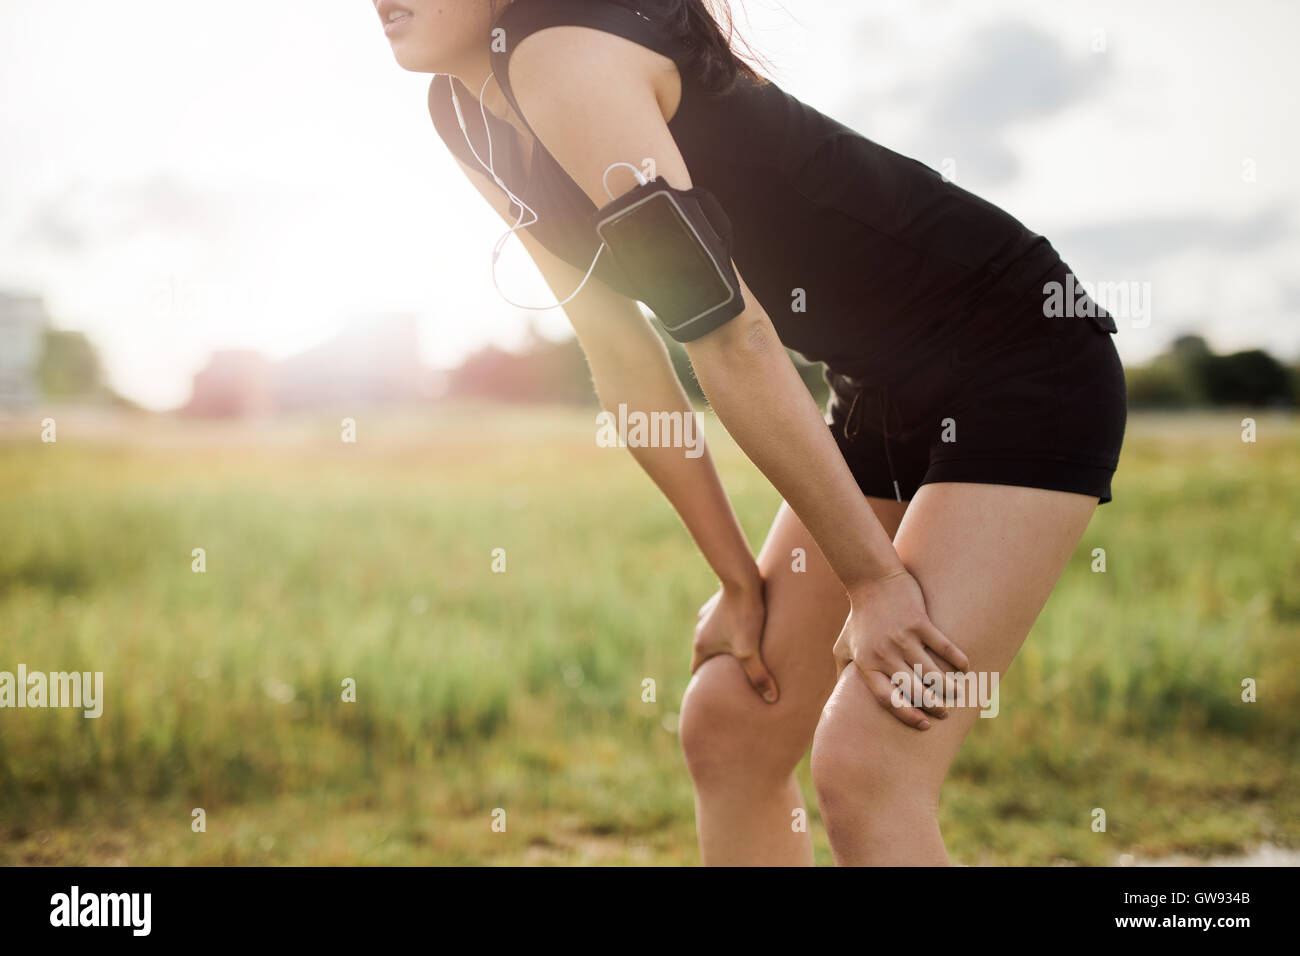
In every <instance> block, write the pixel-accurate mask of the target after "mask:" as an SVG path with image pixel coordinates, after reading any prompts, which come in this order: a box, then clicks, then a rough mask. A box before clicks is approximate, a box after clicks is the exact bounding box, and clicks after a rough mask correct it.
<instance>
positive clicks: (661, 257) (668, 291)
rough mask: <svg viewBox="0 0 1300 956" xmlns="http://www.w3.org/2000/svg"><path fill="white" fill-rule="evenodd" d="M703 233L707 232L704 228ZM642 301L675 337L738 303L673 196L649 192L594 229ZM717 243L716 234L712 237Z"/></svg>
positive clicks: (715, 262)
mask: <svg viewBox="0 0 1300 956" xmlns="http://www.w3.org/2000/svg"><path fill="white" fill-rule="evenodd" d="M701 228H708V226H707V225H702V226H701ZM596 232H597V234H599V236H600V238H601V239H602V240H604V242H605V244H606V245H607V246H608V247H609V251H610V253H611V254H612V255H613V257H614V259H615V261H616V262H618V264H619V266H620V267H621V268H622V269H623V271H624V272H625V273H626V274H628V275H629V276H635V277H636V279H637V285H638V286H639V288H640V289H642V290H644V292H643V294H642V295H640V296H638V298H639V299H640V300H641V301H642V302H644V303H645V304H646V305H648V306H649V307H650V309H651V310H652V311H653V312H654V314H655V316H656V317H657V318H658V319H659V321H660V322H662V323H663V324H664V328H666V329H668V331H670V332H672V331H674V330H677V329H680V328H682V327H683V326H686V325H689V324H690V323H691V322H693V321H695V320H696V319H698V318H700V317H701V316H703V315H707V314H708V313H710V312H712V311H714V310H715V309H717V308H720V307H721V306H724V305H726V304H727V303H728V302H730V301H732V299H734V298H735V296H736V293H735V290H733V289H732V288H731V285H730V284H729V283H728V282H727V277H726V274H725V273H724V272H723V271H722V267H721V266H720V265H719V264H718V262H717V261H716V260H715V259H714V258H713V255H712V254H711V253H710V252H709V250H708V247H707V246H706V245H705V243H704V240H703V238H702V237H701V236H700V234H699V232H698V231H697V230H696V227H695V226H694V224H692V222H691V221H690V219H688V218H687V216H686V213H685V212H684V211H683V210H682V208H681V206H680V205H679V204H678V202H677V199H676V197H675V196H673V195H672V194H671V193H667V192H656V193H651V194H650V195H649V196H646V197H645V198H643V199H639V200H637V201H636V202H634V203H632V204H631V205H629V206H628V207H627V208H625V209H620V210H619V211H617V212H615V213H612V214H611V215H610V216H609V217H608V218H606V219H602V220H601V221H600V222H598V223H597V224H596ZM710 238H712V239H715V240H716V234H715V235H714V236H712V237H710Z"/></svg>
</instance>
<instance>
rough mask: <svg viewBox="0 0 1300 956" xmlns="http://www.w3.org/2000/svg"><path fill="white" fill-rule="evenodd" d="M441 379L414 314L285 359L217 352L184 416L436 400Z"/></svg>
mask: <svg viewBox="0 0 1300 956" xmlns="http://www.w3.org/2000/svg"><path fill="white" fill-rule="evenodd" d="M437 377H438V373H436V372H434V371H433V370H431V369H429V368H427V367H426V366H424V365H422V364H421V363H420V360H419V324H418V322H417V321H416V319H415V317H414V316H407V315H399V316H377V317H370V318H366V319H359V320H356V321H354V322H352V323H350V324H349V325H348V326H347V328H345V329H344V330H343V332H341V333H340V334H339V335H338V336H336V337H335V338H333V339H331V340H330V341H328V342H325V343H324V344H322V345H318V346H316V347H315V348H312V349H308V350H307V351H305V352H301V353H299V354H298V355H294V356H291V357H290V358H287V359H284V360H282V361H279V362H273V361H271V360H269V359H266V358H264V357H262V356H261V355H260V354H258V353H256V352H247V351H220V352H214V353H213V355H212V357H211V359H210V360H209V361H208V364H207V366H205V367H204V368H203V370H202V371H200V372H199V373H198V374H197V375H195V376H194V391H193V396H192V397H191V399H190V401H189V403H188V404H187V405H186V406H185V407H184V408H183V409H182V411H183V412H184V413H186V414H192V415H210V416H235V417H239V416H246V415H260V414H266V413H271V412H285V411H300V410H303V409H312V408H338V407H340V406H356V407H364V406H366V405H382V404H399V403H404V402H416V401H421V400H427V399H429V398H431V397H432V396H433V390H434V384H435V380H436V379H437Z"/></svg>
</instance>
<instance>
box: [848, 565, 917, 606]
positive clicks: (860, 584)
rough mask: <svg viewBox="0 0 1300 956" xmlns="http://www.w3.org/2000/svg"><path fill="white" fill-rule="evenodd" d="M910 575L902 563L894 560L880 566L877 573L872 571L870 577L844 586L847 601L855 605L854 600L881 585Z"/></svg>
mask: <svg viewBox="0 0 1300 956" xmlns="http://www.w3.org/2000/svg"><path fill="white" fill-rule="evenodd" d="M906 574H911V572H910V571H908V570H907V567H906V566H905V565H904V564H903V562H902V561H898V560H896V561H895V563H893V564H889V565H882V566H881V568H880V569H879V570H878V571H873V572H872V573H871V575H870V576H864V577H861V578H858V579H857V580H855V581H854V582H853V583H852V584H849V585H847V586H846V588H845V589H846V590H847V591H848V593H849V600H850V602H852V603H856V601H855V599H856V598H858V597H859V596H861V595H865V594H867V593H868V592H870V591H873V590H875V589H876V588H878V587H879V586H880V585H882V584H886V583H888V582H889V581H891V580H892V579H894V578H898V577H902V576H903V575H906Z"/></svg>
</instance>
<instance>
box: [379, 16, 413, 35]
mask: <svg viewBox="0 0 1300 956" xmlns="http://www.w3.org/2000/svg"><path fill="white" fill-rule="evenodd" d="M414 18H415V17H414V14H412V13H411V11H410V10H394V11H393V13H392V16H391V19H388V20H385V21H384V33H386V34H388V36H390V37H391V36H393V35H394V34H395V33H399V32H400V31H401V30H402V29H403V28H404V27H405V26H406V25H407V24H408V23H410V22H411V21H412V20H413V19H414Z"/></svg>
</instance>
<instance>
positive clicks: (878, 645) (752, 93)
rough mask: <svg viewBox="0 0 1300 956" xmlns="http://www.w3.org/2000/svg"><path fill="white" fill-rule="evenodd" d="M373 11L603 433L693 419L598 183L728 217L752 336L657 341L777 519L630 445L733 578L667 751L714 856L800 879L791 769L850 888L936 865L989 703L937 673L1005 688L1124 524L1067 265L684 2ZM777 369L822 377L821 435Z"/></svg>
mask: <svg viewBox="0 0 1300 956" xmlns="http://www.w3.org/2000/svg"><path fill="white" fill-rule="evenodd" d="M376 9H377V11H378V13H379V16H380V19H381V21H383V23H384V25H385V31H386V33H387V34H388V37H389V40H390V42H391V44H392V47H393V51H394V53H395V55H396V58H397V61H398V63H399V64H400V65H401V66H402V67H404V68H405V69H408V70H413V71H419V72H430V73H434V74H436V75H435V76H434V79H433V82H432V84H431V86H430V91H429V106H430V112H431V114H432V117H433V121H434V124H435V126H436V128H437V130H438V132H439V134H440V135H441V136H442V137H443V139H444V140H445V141H446V143H447V146H448V148H449V149H450V150H451V151H452V152H453V154H454V155H455V156H456V157H457V159H458V160H459V161H460V163H461V165H462V167H463V169H464V172H465V175H466V176H467V177H468V178H469V179H470V181H471V182H472V183H473V184H474V185H475V186H476V187H477V188H478V189H479V191H480V192H481V193H482V194H483V197H484V198H485V199H486V200H487V201H488V203H489V204H491V205H492V206H493V208H495V209H496V210H497V212H498V213H499V214H500V215H501V216H502V218H503V219H504V220H505V221H506V222H508V223H510V224H511V225H512V226H514V225H516V224H518V223H520V222H521V221H524V220H525V213H524V211H523V207H522V205H516V204H515V199H516V198H517V199H519V200H521V201H522V203H524V204H526V205H527V206H528V207H529V210H530V212H531V216H529V217H528V219H527V220H526V224H527V225H528V228H527V231H522V230H521V231H519V232H518V233H516V234H517V235H518V236H519V238H520V239H521V241H522V242H523V244H524V246H525V247H526V248H527V250H528V251H529V253H530V254H531V255H532V257H533V259H534V261H535V262H536V263H537V265H538V268H539V269H540V271H541V272H542V274H543V276H544V277H545V279H546V280H547V283H548V285H549V286H550V287H551V288H552V290H553V291H554V292H555V295H556V297H557V299H559V300H561V302H562V303H563V305H564V309H565V313H566V314H567V316H568V317H569V319H570V320H571V322H572V324H573V327H574V329H575V330H576V332H577V335H578V338H579V341H580V342H581V344H582V348H583V350H584V351H585V353H586V356H587V360H588V362H589V364H590V366H591V371H592V374H593V377H594V381H595V385H596V390H597V393H598V394H599V397H600V399H601V402H602V404H603V406H604V407H605V408H606V409H616V408H618V406H619V405H620V404H625V405H626V406H627V407H628V408H629V409H634V410H660V411H673V410H676V411H688V410H689V408H690V406H689V404H688V402H687V399H686V396H685V394H684V393H683V391H682V389H681V386H680V384H679V382H678V381H677V379H676V377H675V375H674V373H673V370H672V367H671V364H670V362H669V359H668V355H667V352H666V350H665V349H664V347H663V345H662V343H661V341H660V340H659V338H658V336H657V335H656V333H655V332H654V330H653V328H652V327H651V326H650V325H649V324H648V322H647V321H646V319H645V317H644V315H643V313H642V312H641V311H640V309H639V307H638V306H637V305H636V303H635V302H634V301H633V299H631V298H629V297H628V295H626V294H623V293H621V292H619V291H617V287H618V285H619V284H620V276H619V273H618V271H617V269H616V267H615V264H614V263H611V262H610V258H609V257H608V256H606V257H605V258H604V259H603V260H602V259H601V258H600V257H599V256H598V255H597V253H598V250H600V249H601V243H600V241H599V240H598V238H597V236H596V234H595V232H594V230H593V215H594V214H595V213H596V211H597V210H599V209H602V208H603V207H605V206H606V205H607V204H609V203H610V201H611V200H612V199H614V198H616V197H618V196H620V195H622V194H623V193H625V192H626V191H628V190H629V189H630V188H634V187H636V185H637V183H636V182H634V181H633V173H632V172H630V171H629V170H628V169H619V168H617V167H618V166H619V164H620V163H621V164H624V165H629V166H631V167H634V168H635V169H636V170H637V171H638V172H641V171H648V172H647V173H646V174H647V175H649V176H650V177H651V178H652V179H653V178H654V177H655V176H656V175H657V177H658V179H659V180H662V181H666V183H667V184H668V185H669V186H671V187H673V188H675V189H678V190H687V189H694V188H700V189H704V190H707V191H708V193H709V194H710V195H711V196H713V197H714V198H715V199H716V200H717V202H718V204H719V205H720V206H721V208H722V210H724V211H725V215H726V218H727V219H729V221H730V224H731V236H732V242H733V247H732V250H731V254H732V256H733V258H732V264H733V266H734V269H735V271H736V274H737V276H738V282H739V286H740V288H741V290H742V293H743V301H739V300H737V306H738V308H739V309H740V310H739V311H738V312H737V313H736V314H734V315H732V316H730V317H729V320H727V321H724V322H722V323H720V324H716V326H715V327H711V328H705V329H703V330H700V329H695V330H693V333H692V334H689V335H681V336H675V337H679V338H680V340H681V341H683V342H684V343H685V347H686V350H687V353H688V354H689V357H690V360H691V363H692V366H693V367H694V370H695V373H696V375H697V377H698V379H699V382H700V385H701V386H702V388H703V390H704V392H705V394H706V396H707V397H708V400H709V402H710V404H711V406H712V407H713V409H714V411H715V412H716V413H717V415H718V416H719V418H720V419H721V420H722V422H723V423H724V425H725V426H726V428H727V430H728V431H729V432H730V433H731V434H732V436H733V437H734V438H735V439H736V441H737V442H738V443H739V445H740V446H741V448H742V449H743V450H744V451H745V453H746V454H747V455H748V456H749V457H750V459H751V460H752V461H753V462H754V463H755V464H756V465H757V466H758V467H759V468H760V469H761V470H762V471H763V473H764V474H765V475H766V476H767V478H768V479H769V480H770V481H771V482H772V484H773V485H774V486H775V487H776V488H777V490H778V491H780V493H781V495H782V497H783V499H784V502H783V504H782V506H781V508H780V509H779V511H778V513H777V515H776V518H775V521H774V523H773V525H772V528H771V531H770V533H769V536H768V539H767V541H766V543H765V545H764V546H763V548H762V551H761V553H760V554H759V556H758V558H757V560H755V559H754V557H753V556H752V555H751V553H750V551H749V548H748V546H747V544H746V541H745V538H744V536H743V535H742V533H741V530H740V527H739V525H738V523H737V521H736V517H735V515H734V513H733V511H732V509H731V506H730V504H729V502H728V500H727V497H726V495H725V493H724V491H723V488H722V486H721V484H720V482H719V480H718V476H717V473H716V471H715V470H714V467H713V464H712V460H711V458H710V457H709V456H708V455H707V454H704V455H702V456H698V457H688V456H685V455H683V454H682V452H681V450H680V449H673V448H662V447H660V448H636V449H634V450H633V454H634V455H635V456H636V457H637V460H638V461H639V462H640V464H641V465H642V467H643V468H644V469H645V470H646V471H647V472H648V473H649V475H650V477H651V478H652V479H653V480H654V481H655V483H656V484H657V485H658V486H659V488H660V489H661V490H662V491H663V493H664V494H665V495H666V496H667V497H668V499H669V501H670V502H671V503H672V505H673V507H674V508H675V509H676V510H677V511H678V513H679V514H680V515H681V517H682V520H683V521H684V523H685V524H686V527H687V529H688V530H689V531H690V533H691V535H692V537H693V538H694V540H695V541H696V543H697V544H698V546H699V548H700V550H701V551H702V552H703V554H704V556H705V558H706V559H707V560H708V562H709V564H710V566H711V568H712V569H713V571H714V572H715V573H716V574H717V576H718V578H719V581H720V583H721V588H720V590H719V591H718V592H717V593H716V594H714V595H713V597H712V598H711V599H710V600H709V601H708V603H706V604H705V605H704V607H703V608H702V609H701V611H700V619H699V623H698V625H697V628H696V636H695V652H694V659H693V661H692V664H691V669H692V672H693V675H694V676H693V677H692V679H691V682H690V685H689V687H688V688H687V691H686V694H685V697H684V699H683V702H682V709H681V718H680V725H679V726H680V734H681V743H682V747H683V750H684V752H685V756H686V762H687V765H688V767H689V770H690V773H691V776H692V779H693V781H694V785H695V791H696V813H697V822H698V827H699V838H700V847H701V853H702V857H703V859H704V861H705V862H706V863H709V864H743V863H755V864H756V863H763V864H810V863H811V862H812V859H813V856H812V846H811V841H810V837H809V835H808V833H807V832H806V828H804V827H800V826H799V825H798V820H799V819H800V817H801V815H802V809H803V799H802V796H801V794H800V791H799V787H798V784H797V782H796V779H795V776H794V771H795V767H796V765H797V764H798V762H799V760H800V759H801V758H802V756H803V754H804V753H806V752H807V750H808V748H809V746H810V745H811V747H812V758H811V759H812V777H813V782H814V785H815V787H816V790H817V796H818V801H819V804H820V807H821V812H822V816H823V819H824V820H825V823H826V826H827V829H828V833H829V837H830V843H831V847H832V851H833V853H834V857H835V860H836V862H837V863H840V864H922V865H925V864H946V863H947V862H948V858H947V854H946V852H945V849H944V844H943V840H942V838H941V836H940V833H939V826H938V817H937V807H938V801H939V791H940V785H941V783H942V781H943V778H944V775H945V773H946V771H947V768H948V766H949V765H950V763H951V762H952V759H953V757H954V756H955V754H956V753H957V749H958V748H959V747H960V745H961V742H962V740H963V738H964V737H965V736H966V734H967V733H968V732H969V731H970V729H971V727H972V726H973V724H974V722H975V720H976V719H977V717H978V715H979V713H980V707H981V706H982V705H984V704H986V703H987V701H986V700H971V699H970V698H969V697H966V698H965V699H961V698H956V699H954V698H953V694H954V692H955V688H954V687H953V679H954V678H957V677H960V678H962V679H963V680H965V679H967V678H964V677H963V675H970V676H978V677H981V678H990V677H996V675H998V674H1000V673H1001V672H1002V671H1004V670H1005V669H1006V668H1007V666H1008V665H1009V664H1010V663H1011V660H1012V658H1013V657H1014V656H1015V654H1016V652H1017V650H1018V649H1019V647H1020V644H1021V642H1022V641H1023V640H1024V638H1025V636H1026V634H1027V633H1028V631H1029V629H1030V626H1031V625H1032V624H1033V622H1034V620H1035V618H1036V617H1037V615H1038V613H1039V611H1040V610H1041V609H1042V607H1043V604H1044V603H1045V602H1046V600H1047V597H1048V594H1049V593H1050V592H1051V590H1052V588H1053V586H1054V584H1055V582H1056V580H1057V578H1058V577H1059V575H1060V574H1061V572H1062V571H1063V569H1064V567H1065V564H1066V562H1067V560H1068V559H1069V557H1070V555H1071V553H1072V552H1073V550H1074V548H1075V546H1076V545H1077V543H1078V542H1079V539H1080V536H1081V535H1082V533H1083V530H1084V528H1085V527H1086V526H1087V524H1088V521H1089V519H1090V517H1091V515H1092V513H1093V511H1094V509H1095V508H1096V507H1097V505H1098V504H1099V503H1104V502H1106V501H1109V500H1110V497H1111V495H1110V480H1111V475H1112V474H1113V472H1114V470H1115V467H1116V465H1117V462H1118V457H1119V449H1120V444H1121V441H1122V437H1123V432H1124V426H1125V417H1126V411H1125V385H1124V377H1123V371H1122V369H1121V367H1120V363H1119V359H1118V356H1117V354H1116V351H1115V347H1114V344H1113V342H1112V340H1111V338H1110V333H1111V332H1114V331H1115V326H1114V323H1113V322H1112V321H1111V319H1110V317H1109V316H1107V315H1106V314H1105V313H1104V312H1100V313H1099V317H1097V318H1092V319H1089V318H1066V317H1060V315H1059V312H1058V311H1056V310H1052V309H1048V308H1046V307H1045V298H1046V292H1047V290H1048V289H1049V288H1050V287H1051V284H1052V283H1058V282H1059V283H1061V284H1062V286H1064V285H1065V283H1066V279H1067V276H1068V274H1069V269H1068V267H1067V266H1066V265H1065V264H1064V263H1063V262H1062V261H1061V259H1060V257H1059V256H1058V255H1057V253H1056V251H1055V250H1054V249H1053V248H1052V246H1051V245H1050V244H1049V243H1048V242H1047V241H1046V240H1045V239H1043V238H1042V237H1041V236H1037V235H1035V234H1034V233H1032V232H1030V231H1029V230H1028V229H1026V228H1025V227H1024V226H1023V225H1021V224H1020V223H1019V222H1018V221H1016V220H1015V219H1013V218H1012V217H1011V216H1009V215H1007V214H1006V213H1004V212H1002V211H1001V210H999V209H997V208H996V207H994V206H992V205H990V204H988V203H986V202H984V201H983V200H981V199H979V198H977V197H975V196H973V195H971V194H970V193H968V192H965V191H964V190H962V189H960V188H958V187H957V186H955V185H953V184H952V183H950V182H946V181H945V180H944V179H943V178H942V177H940V176H939V175H938V174H937V173H935V172H934V171H932V170H930V169H928V168H927V167H925V166H923V165H921V164H920V163H917V162H915V161H913V160H910V159H907V158H905V157H903V156H900V155H899V154H897V153H893V152H891V151H889V150H887V149H884V148H882V147H880V146H878V145H876V144H875V143H872V142H870V141H869V140H867V139H865V138H863V137H862V136H860V135H858V134H857V133H855V132H854V131H852V130H850V129H848V128H847V127H845V126H843V125H841V124H839V123H837V122H836V121H834V120H832V119H830V118H829V117H827V116H824V115H823V114H821V113H819V112H817V111H816V110H814V109H812V108H810V107H809V106H807V105H805V104H803V103H802V102H800V101H799V100H797V99H795V98H794V97H791V96H789V95H788V94H786V93H785V92H783V91H782V90H780V89H779V88H778V87H777V86H776V85H775V84H773V83H771V82H769V81H767V80H765V79H764V78H763V77H761V76H759V75H758V74H757V73H756V72H755V71H754V70H753V69H752V68H751V67H750V66H749V65H748V64H747V63H746V62H745V61H744V60H742V59H741V58H740V57H739V56H738V55H736V54H735V53H734V51H733V50H732V49H731V48H730V44H729V38H728V35H727V34H726V33H724V32H723V30H722V29H721V27H720V26H719V24H718V22H717V21H716V20H714V19H713V18H712V17H711V16H710V14H709V12H708V10H707V9H706V8H705V6H704V4H703V2H702V0H514V2H513V3H506V2H505V0H437V2H435V0H377V2H376ZM485 124H486V127H485ZM489 137H490V139H489ZM643 179H645V176H642V175H638V176H636V180H637V181H641V180H643ZM611 184H612V185H611ZM607 186H608V188H607ZM719 231H722V230H719ZM494 258H495V257H494ZM593 259H595V265H594V267H593V266H592V262H593ZM589 272H590V275H588V273H589ZM660 278H662V277H660ZM584 279H585V281H584ZM575 289H579V290H580V291H579V292H578V293H577V294H574V290H575ZM1085 304H1086V303H1085ZM1066 311H1067V313H1068V314H1069V315H1081V314H1084V313H1085V312H1086V311H1087V310H1082V309H1075V310H1073V311H1071V310H1066ZM783 346H787V347H790V348H792V349H796V350H798V351H799V352H801V353H803V354H804V355H805V356H807V357H808V358H809V359H812V360H819V361H823V362H825V363H826V365H827V373H826V376H827V380H828V382H829V384H830V386H831V390H832V397H831V401H830V405H829V410H828V414H827V416H826V418H823V416H822V413H821V411H820V410H819V409H818V408H817V406H816V404H815V403H814V401H813V400H812V398H811V397H810V396H809V394H808V391H807V390H806V389H805V387H804V385H803V383H802V381H801V379H800V377H799V375H798V373H797V372H796V370H795V368H794V366H793V364H792V363H791V361H790V359H789V357H788V355H787V353H786V351H785V348H783ZM828 424H829V426H830V427H829V428H828V427H827V426H828ZM938 673H942V674H944V675H946V678H945V679H946V681H947V693H944V694H943V695H942V696H938V695H936V694H935V693H932V692H931V691H934V690H939V691H941V692H942V691H944V690H945V688H944V686H943V684H942V683H938V684H937V683H936V682H935V681H934V678H933V675H935V674H938ZM964 686H966V687H969V686H970V685H969V684H966V685H964ZM983 686H984V687H985V688H987V687H989V686H991V684H990V683H989V682H988V681H987V680H986V681H985V683H984V685H983ZM957 703H961V704H962V706H957Z"/></svg>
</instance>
